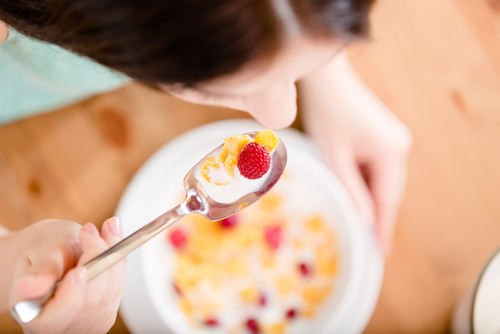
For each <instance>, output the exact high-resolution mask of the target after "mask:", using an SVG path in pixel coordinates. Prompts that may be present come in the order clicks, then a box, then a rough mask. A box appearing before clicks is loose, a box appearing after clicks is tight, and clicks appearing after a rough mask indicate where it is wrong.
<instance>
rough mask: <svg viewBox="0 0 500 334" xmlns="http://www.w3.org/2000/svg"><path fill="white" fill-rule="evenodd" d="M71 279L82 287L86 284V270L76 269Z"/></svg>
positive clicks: (82, 268)
mask: <svg viewBox="0 0 500 334" xmlns="http://www.w3.org/2000/svg"><path fill="white" fill-rule="evenodd" d="M73 278H74V281H75V284H76V285H80V286H83V285H85V283H86V282H87V268H85V267H76V268H75V272H74V273H73Z"/></svg>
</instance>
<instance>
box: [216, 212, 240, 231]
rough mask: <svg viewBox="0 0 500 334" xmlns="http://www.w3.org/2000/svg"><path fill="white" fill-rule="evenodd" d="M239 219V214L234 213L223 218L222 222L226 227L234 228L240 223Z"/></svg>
mask: <svg viewBox="0 0 500 334" xmlns="http://www.w3.org/2000/svg"><path fill="white" fill-rule="evenodd" d="M238 221H239V218H238V215H232V216H231V217H228V218H226V219H223V220H221V222H220V224H221V225H222V227H224V228H232V227H235V226H236V225H238Z"/></svg>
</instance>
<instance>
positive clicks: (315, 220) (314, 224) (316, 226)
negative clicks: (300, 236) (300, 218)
mask: <svg viewBox="0 0 500 334" xmlns="http://www.w3.org/2000/svg"><path fill="white" fill-rule="evenodd" d="M306 228H307V229H308V230H309V231H311V232H315V233H316V232H319V231H321V230H324V229H325V223H324V222H323V218H321V217H320V216H314V217H312V218H310V219H308V220H306Z"/></svg>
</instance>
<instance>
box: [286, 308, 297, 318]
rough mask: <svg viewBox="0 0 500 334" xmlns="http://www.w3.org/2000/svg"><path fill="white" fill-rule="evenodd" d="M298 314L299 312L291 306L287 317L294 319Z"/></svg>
mask: <svg viewBox="0 0 500 334" xmlns="http://www.w3.org/2000/svg"><path fill="white" fill-rule="evenodd" d="M296 315H297V312H296V311H295V309H293V308H291V309H289V310H288V311H287V312H286V317H287V319H293V318H295V316H296Z"/></svg>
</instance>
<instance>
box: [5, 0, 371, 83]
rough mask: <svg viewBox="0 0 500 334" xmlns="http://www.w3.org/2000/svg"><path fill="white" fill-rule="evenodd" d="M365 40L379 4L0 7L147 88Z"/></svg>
mask: <svg viewBox="0 0 500 334" xmlns="http://www.w3.org/2000/svg"><path fill="white" fill-rule="evenodd" d="M275 1H284V2H289V4H290V7H291V8H292V9H293V12H294V14H295V17H296V19H297V21H298V22H299V23H300V25H301V28H302V30H303V31H305V32H307V33H309V34H311V35H313V36H318V37H322V36H323V37H324V36H329V37H337V38H340V39H344V40H346V41H350V40H354V39H358V38H362V37H365V36H366V35H367V32H368V27H369V25H368V12H369V9H370V6H371V4H372V2H373V1H374V0H0V20H3V21H5V22H6V23H7V24H8V25H10V26H11V27H13V28H14V29H16V30H18V31H19V32H21V33H23V34H25V35H27V36H31V37H34V38H37V39H39V40H43V41H47V42H50V43H54V44H57V45H59V46H61V47H63V48H66V49H69V50H72V51H74V52H76V53H78V54H81V55H84V56H87V57H89V58H92V59H94V60H95V61H97V62H98V63H101V64H103V65H105V66H108V67H110V68H113V69H116V70H119V71H121V72H123V73H125V74H127V75H129V76H130V77H132V78H135V79H138V80H141V81H144V82H147V83H158V82H162V83H168V84H183V85H186V86H192V85H194V84H196V83H198V82H202V81H206V80H209V79H213V78H216V77H219V76H221V75H225V74H230V73H233V72H235V71H237V70H238V69H239V68H241V67H242V66H243V65H244V64H246V63H248V62H249V61H251V60H254V59H259V58H264V57H267V56H271V55H272V54H273V53H274V52H276V51H277V50H278V49H279V47H280V44H281V42H282V41H283V36H284V34H285V31H284V30H285V27H284V24H283V22H282V21H281V20H280V19H279V16H278V14H277V13H276V10H275V7H274V3H275Z"/></svg>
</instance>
